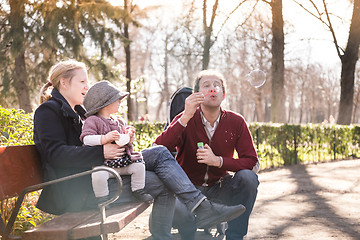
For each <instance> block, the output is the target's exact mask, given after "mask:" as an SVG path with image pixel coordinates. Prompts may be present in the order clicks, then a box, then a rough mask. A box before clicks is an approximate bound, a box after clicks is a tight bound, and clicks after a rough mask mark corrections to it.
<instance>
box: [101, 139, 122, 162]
mask: <svg viewBox="0 0 360 240" xmlns="http://www.w3.org/2000/svg"><path fill="white" fill-rule="evenodd" d="M124 154H125V148H124V147H120V146H119V145H117V144H112V143H108V144H105V145H104V158H105V159H118V158H121V157H122V156H123V155H124Z"/></svg>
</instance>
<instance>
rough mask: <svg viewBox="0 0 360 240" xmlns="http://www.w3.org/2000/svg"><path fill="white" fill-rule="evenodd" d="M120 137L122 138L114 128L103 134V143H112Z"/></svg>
mask: <svg viewBox="0 0 360 240" xmlns="http://www.w3.org/2000/svg"><path fill="white" fill-rule="evenodd" d="M119 139H120V133H119V132H118V131H116V130H114V131H111V132H108V133H107V134H105V135H103V136H102V138H101V144H106V143H111V142H113V141H116V140H119Z"/></svg>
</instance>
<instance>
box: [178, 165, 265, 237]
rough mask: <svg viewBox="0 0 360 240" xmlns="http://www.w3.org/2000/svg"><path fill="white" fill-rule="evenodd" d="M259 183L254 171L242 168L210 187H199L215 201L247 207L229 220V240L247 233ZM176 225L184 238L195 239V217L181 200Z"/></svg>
mask: <svg viewBox="0 0 360 240" xmlns="http://www.w3.org/2000/svg"><path fill="white" fill-rule="evenodd" d="M258 185H259V181H258V177H257V175H256V174H255V173H254V172H253V171H250V170H241V171H239V172H237V173H235V175H234V176H231V175H226V176H225V177H224V178H223V180H222V182H221V183H217V184H215V185H213V186H210V187H202V186H199V187H198V189H199V190H201V192H202V193H203V194H204V195H205V196H207V198H208V199H210V200H212V201H214V202H218V203H222V204H225V205H238V204H243V205H244V206H245V207H246V211H245V213H243V214H242V215H241V216H240V217H238V218H236V219H234V220H232V221H230V222H228V229H227V230H226V239H227V240H230V239H231V240H232V239H243V237H244V236H245V235H246V234H247V229H248V223H249V216H250V213H251V211H252V209H253V206H254V203H255V200H256V195H257V187H258ZM174 227H175V228H177V229H179V232H180V233H181V236H182V239H184V240H185V239H193V237H194V234H195V231H196V225H195V219H194V217H193V216H192V215H191V214H190V213H189V211H188V210H187V208H186V207H184V205H183V204H182V203H181V202H180V201H176V206H175V215H174Z"/></svg>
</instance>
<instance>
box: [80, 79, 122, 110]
mask: <svg viewBox="0 0 360 240" xmlns="http://www.w3.org/2000/svg"><path fill="white" fill-rule="evenodd" d="M127 95H129V93H128V92H120V91H119V90H118V89H117V88H116V87H115V86H114V85H113V84H112V83H110V82H109V81H105V80H104V81H100V82H97V83H95V84H94V85H93V86H91V87H90V89H89V90H88V91H87V93H86V95H85V98H84V107H85V109H86V111H87V112H86V114H85V116H86V117H89V116H91V115H94V114H96V113H97V112H98V111H99V110H100V109H102V108H104V107H106V106H108V105H110V104H112V103H113V102H115V101H117V100H118V99H123V98H124V97H126V96H127Z"/></svg>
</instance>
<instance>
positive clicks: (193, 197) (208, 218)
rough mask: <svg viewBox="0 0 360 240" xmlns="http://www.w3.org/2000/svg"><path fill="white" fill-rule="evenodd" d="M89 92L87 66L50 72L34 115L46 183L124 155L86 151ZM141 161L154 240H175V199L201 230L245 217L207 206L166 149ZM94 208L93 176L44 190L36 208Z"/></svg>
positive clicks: (126, 191)
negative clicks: (151, 201)
mask: <svg viewBox="0 0 360 240" xmlns="http://www.w3.org/2000/svg"><path fill="white" fill-rule="evenodd" d="M49 87H52V88H53V89H52V92H51V95H50V94H48V93H47V91H48V89H49ZM88 88H89V86H88V76H87V70H86V66H85V65H84V64H83V63H80V62H77V61H75V60H67V61H62V62H59V63H57V64H56V65H54V66H53V67H52V68H51V69H50V72H49V77H48V82H47V83H46V84H45V85H44V86H43V88H42V89H41V97H40V98H41V100H40V101H41V103H42V104H41V105H40V106H39V107H38V108H37V110H36V111H35V115H34V142H35V145H36V147H37V149H38V150H39V152H40V155H41V159H42V163H43V169H44V177H45V180H53V179H57V178H60V177H64V176H67V175H70V174H74V173H78V172H82V171H85V170H89V169H91V168H92V167H94V166H98V165H102V163H103V162H104V160H105V159H116V158H119V157H121V156H123V154H124V150H125V149H124V148H122V147H119V146H117V145H116V144H105V145H100V146H83V145H82V142H81V141H80V134H81V128H82V121H83V120H84V119H85V112H86V111H85V109H84V108H82V107H81V105H82V103H83V100H84V96H85V94H86V92H87V90H88ZM142 155H143V158H144V161H145V165H146V170H147V171H146V180H145V191H146V192H147V193H149V194H151V195H152V196H153V197H154V204H153V211H152V219H151V223H152V224H151V225H152V226H151V229H150V230H151V233H152V235H153V238H154V239H171V224H172V219H173V214H174V204H175V195H176V196H177V197H178V199H179V200H180V201H181V202H183V203H184V204H185V206H186V207H187V208H188V209H189V210H190V211H191V212H192V213H194V214H195V215H196V221H197V225H198V226H199V227H202V228H205V227H207V226H214V225H216V224H217V223H218V222H223V221H227V220H231V219H233V218H235V217H237V216H239V215H240V214H242V213H243V212H244V206H242V205H237V206H231V207H228V206H224V205H219V204H215V203H211V202H210V201H207V200H206V197H205V196H204V195H203V194H202V193H201V192H200V191H199V190H197V189H196V188H195V187H194V185H193V184H192V183H191V182H190V180H189V179H188V177H187V176H186V174H185V172H184V171H183V170H182V168H181V167H180V166H179V165H178V163H177V162H176V160H175V159H174V158H173V157H172V155H171V154H170V153H169V151H168V150H167V149H166V148H165V147H163V146H155V147H152V148H148V149H145V150H143V151H142ZM129 182H130V181H129V178H127V179H126V178H123V185H124V187H123V192H122V194H121V196H120V200H119V201H132V200H131V198H130V197H129V196H130V195H131V190H130V184H129ZM109 188H111V184H110V186H109ZM113 189H114V187H113ZM110 191H111V189H110ZM95 202H96V201H95V196H94V193H93V191H92V187H91V179H90V176H85V177H82V178H77V179H74V180H70V181H66V182H63V183H59V184H56V185H52V186H49V187H46V188H45V189H44V190H43V191H42V193H41V196H40V199H39V202H38V204H37V206H38V208H39V209H42V210H43V211H45V212H48V213H52V214H62V213H64V212H69V211H81V210H86V209H89V208H93V207H95V206H96V204H95Z"/></svg>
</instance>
